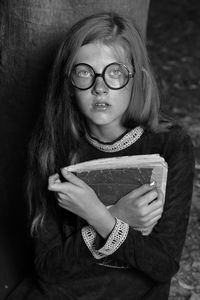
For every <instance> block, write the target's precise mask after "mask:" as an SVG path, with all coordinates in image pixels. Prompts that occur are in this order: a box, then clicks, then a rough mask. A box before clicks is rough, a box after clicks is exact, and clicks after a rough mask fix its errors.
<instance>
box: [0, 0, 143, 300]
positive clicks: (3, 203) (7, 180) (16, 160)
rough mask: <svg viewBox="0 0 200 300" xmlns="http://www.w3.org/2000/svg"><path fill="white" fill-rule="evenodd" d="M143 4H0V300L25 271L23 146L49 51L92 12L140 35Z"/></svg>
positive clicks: (35, 0) (117, 0) (88, 0)
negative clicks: (123, 21)
mask: <svg viewBox="0 0 200 300" xmlns="http://www.w3.org/2000/svg"><path fill="white" fill-rule="evenodd" d="M148 7H149V0H142V1H141V0H73V1H70V0H68V1H67V0H60V1H57V0H53V1H50V0H47V1H40V0H1V2H0V195H1V197H0V299H2V300H3V299H4V297H6V295H7V294H8V293H9V292H10V291H11V290H12V289H13V288H14V287H15V285H16V284H17V283H18V282H19V281H20V280H21V279H22V278H23V276H24V275H25V274H26V272H27V271H28V268H30V267H31V251H30V247H29V246H30V241H29V238H28V232H27V229H26V224H27V210H26V209H27V205H26V201H25V199H24V191H23V181H24V179H25V165H26V151H27V142H28V140H29V137H30V132H31V129H32V127H33V125H34V123H35V120H36V118H37V115H38V111H39V108H40V104H41V102H42V99H43V96H44V94H45V89H46V79H47V74H48V71H49V68H50V66H51V63H52V59H53V56H54V53H55V49H56V47H57V45H58V43H59V42H60V41H61V39H62V37H63V35H64V33H65V32H66V30H67V28H68V27H69V26H71V25H72V24H73V23H74V22H76V21H77V20H78V19H80V18H82V17H84V16H86V15H88V14H91V13H95V12H98V11H110V10H114V11H117V12H122V13H124V14H127V15H129V16H130V17H132V18H133V19H134V20H135V22H136V23H137V25H138V27H139V28H140V29H141V31H142V32H143V34H144V36H145V33H146V23H147V17H148Z"/></svg>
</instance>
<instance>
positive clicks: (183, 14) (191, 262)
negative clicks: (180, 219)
mask: <svg viewBox="0 0 200 300" xmlns="http://www.w3.org/2000/svg"><path fill="white" fill-rule="evenodd" d="M147 46H148V50H149V53H150V57H151V60H152V64H153V66H154V70H155V73H156V75H157V81H158V83H159V87H160V93H161V99H162V107H163V108H164V109H166V110H167V111H168V112H169V113H170V114H171V115H173V116H175V117H176V118H177V119H178V120H179V121H180V123H182V125H183V126H184V127H185V128H186V129H187V130H188V132H189V134H190V136H191V138H192V142H193V145H194V151H195V158H196V164H195V181H194V193H193V199H192V209H191V214H190V223H189V227H188V234H187V238H186V243H185V247H184V250H183V255H182V260H181V267H180V271H179V272H178V274H177V275H176V276H175V277H174V278H173V280H172V286H171V292H170V299H174V300H184V299H191V300H198V299H200V1H198V0H190V1H187V0H180V1H174V0H168V1H164V0H160V1H156V0H153V1H151V4H150V9H149V18H148V26H147Z"/></svg>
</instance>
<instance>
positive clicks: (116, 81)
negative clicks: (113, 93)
mask: <svg viewBox="0 0 200 300" xmlns="http://www.w3.org/2000/svg"><path fill="white" fill-rule="evenodd" d="M98 76H102V77H103V79H104V82H105V83H106V85H107V86H108V87H110V88H113V89H119V88H122V87H123V86H125V85H126V84H127V82H128V80H129V71H128V69H127V68H126V66H124V65H122V64H118V63H113V64H110V65H108V66H106V67H105V69H104V70H103V72H102V74H97V73H95V72H94V70H93V68H92V67H91V66H90V65H87V64H78V65H76V66H75V67H74V68H73V71H72V73H71V81H72V84H73V85H74V86H75V87H77V88H79V89H88V88H90V87H91V86H92V85H93V84H94V82H95V80H96V77H98Z"/></svg>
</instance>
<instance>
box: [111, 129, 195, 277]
mask: <svg viewBox="0 0 200 300" xmlns="http://www.w3.org/2000/svg"><path fill="white" fill-rule="evenodd" d="M163 156H164V157H165V159H166V161H167V162H168V179H167V190H166V199H165V205H164V211H163V215H162V217H161V219H160V220H159V222H158V223H157V225H156V226H155V227H154V229H153V231H152V233H151V234H150V235H148V236H144V235H142V234H141V233H140V232H139V231H136V230H134V229H133V228H132V227H130V228H129V232H128V235H127V238H126V239H125V241H124V243H123V244H122V245H121V247H119V249H117V251H115V252H114V253H113V254H112V258H113V259H117V260H119V261H121V262H123V263H128V264H129V265H130V266H131V267H133V268H136V269H138V270H140V271H142V272H144V273H145V274H146V275H148V276H149V277H151V278H152V279H153V280H155V281H158V282H165V281H167V280H169V279H170V278H171V277H172V276H173V275H174V274H175V273H176V272H177V271H178V268H179V261H180V257H181V252H182V248H183V245H184V241H185V236H186V230H187V224H188V219H189V212H190V205H191V196H192V188H193V173H194V155H193V147H192V144H191V140H190V138H189V137H188V136H187V135H186V134H185V133H183V131H182V130H180V131H177V132H176V134H173V136H172V137H171V138H168V141H167V143H166V146H165V153H163Z"/></svg>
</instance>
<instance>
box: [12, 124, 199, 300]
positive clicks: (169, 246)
mask: <svg viewBox="0 0 200 300" xmlns="http://www.w3.org/2000/svg"><path fill="white" fill-rule="evenodd" d="M155 153H159V154H160V155H161V156H162V157H164V158H165V160H166V161H167V163H168V168H169V169H168V180H167V190H166V199H165V205H164V212H163V215H162V218H161V219H160V220H159V222H158V224H157V225H156V226H155V227H154V229H153V231H152V233H151V234H150V235H149V236H143V235H142V234H141V233H140V232H139V231H136V230H134V229H133V228H132V227H130V228H129V232H128V236H127V238H126V240H125V241H124V243H123V244H122V245H121V246H120V248H119V249H118V250H116V251H115V252H114V253H113V254H112V255H110V256H109V257H108V259H109V261H110V262H111V264H112V262H114V261H115V262H116V261H117V262H118V263H121V264H126V265H128V266H129V268H126V269H122V268H112V267H107V266H102V265H99V264H97V262H98V263H99V261H97V260H96V259H95V258H94V257H93V256H92V254H91V253H90V251H89V250H88V248H87V246H86V245H85V242H84V241H83V238H82V236H81V228H82V226H84V221H82V220H80V219H79V218H78V217H76V216H75V215H73V214H71V213H68V212H67V211H65V210H63V209H61V213H60V216H59V220H58V218H57V217H56V216H54V215H52V214H51V213H50V212H49V213H48V215H47V218H46V221H45V225H46V231H45V232H44V233H42V234H41V235H40V236H38V238H36V239H35V246H36V248H35V249H36V260H35V267H36V273H37V278H36V282H35V283H34V282H33V281H32V280H31V279H26V280H25V281H23V282H22V283H21V285H19V286H18V288H17V289H16V290H15V291H14V292H13V294H12V295H10V297H9V298H8V299H9V300H21V299H23V300H25V299H26V300H33V299H34V300H40V299H53V300H54V299H55V300H57V299H65V300H66V299H68V300H69V299H78V300H79V299H80V300H112V299H113V300H122V299H123V300H125V299H126V300H139V299H148V300H151V299H154V300H158V299H162V300H166V299H168V295H169V287H170V281H171V278H172V276H174V274H175V273H176V272H177V271H178V268H179V261H180V257H181V252H182V248H183V244H184V240H185V235H186V229H187V224H188V218H189V211H190V205H191V195H192V186H193V172H194V156H193V149H192V144H191V140H190V138H189V137H188V135H187V134H186V133H185V132H184V131H183V130H182V129H181V128H180V127H178V126H174V127H172V128H171V129H170V130H169V132H164V133H151V132H148V131H145V132H144V133H143V135H142V136H141V137H140V139H139V140H137V141H136V142H135V143H134V144H132V145H131V146H129V147H128V148H126V149H124V150H121V151H118V152H115V153H106V152H102V151H100V150H97V149H96V148H94V147H93V146H92V145H90V144H89V143H88V142H86V141H85V140H83V142H82V156H81V161H86V160H91V159H97V158H106V157H113V156H123V155H139V154H140V155H141V154H155ZM99 240H101V238H100V237H99ZM101 242H102V241H101Z"/></svg>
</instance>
